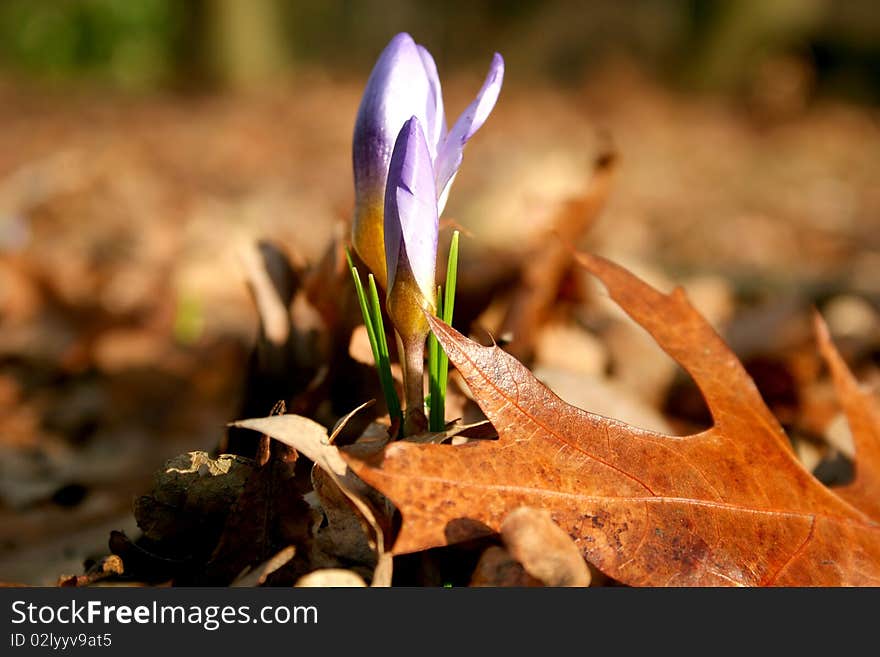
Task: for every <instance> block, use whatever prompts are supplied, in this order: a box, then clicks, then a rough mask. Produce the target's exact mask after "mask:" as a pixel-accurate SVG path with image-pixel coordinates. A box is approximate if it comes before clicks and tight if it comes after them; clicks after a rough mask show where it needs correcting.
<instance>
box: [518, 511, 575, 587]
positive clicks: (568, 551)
mask: <svg viewBox="0 0 880 657" xmlns="http://www.w3.org/2000/svg"><path fill="white" fill-rule="evenodd" d="M501 540H502V541H504V546H505V547H506V548H507V550H508V552H510V554H511V556H513V558H514V559H516V560H517V561H519V562H520V563H521V564H522V565H523V568H525V570H526V572H527V573H528V574H529V575H531V576H532V577H534V578H536V579H538V580H540V581H541V582H543V583H544V584H545V585H546V586H589V585H590V569H589V567H588V566H587V563H586V561H584V558H583V556H581V553H580V551H579V550H578V548H577V545H575V544H574V542H573V541H572V540H571V537H570V536H569V535H568V534H566V533H565V531H563V530H562V529H561V528H560V527H559V526H558V525H557V524H556V523H554V522H553V519H552V518H551V517H550V513H549V512H547V511H545V510H544V509H532V508H529V507H520V508H519V509H515V510H514V511H511V512H510V513H508V514H507V517H506V518H505V519H504V522H502V523H501Z"/></svg>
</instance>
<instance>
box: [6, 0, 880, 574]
mask: <svg viewBox="0 0 880 657" xmlns="http://www.w3.org/2000/svg"><path fill="white" fill-rule="evenodd" d="M399 31H407V32H410V33H411V34H412V35H413V36H414V38H415V39H416V40H417V41H418V42H419V43H422V44H424V45H425V46H426V47H427V48H428V49H429V50H430V51H431V52H432V53H433V55H434V57H435V59H436V61H437V64H438V67H439V69H440V75H441V79H442V81H443V86H444V96H445V101H446V109H447V119H448V120H449V122H450V123H451V122H452V121H453V120H454V119H455V117H456V116H457V115H458V113H459V112H460V111H461V110H462V109H463V108H464V107H465V106H466V105H467V103H468V102H470V100H471V98H472V97H473V95H474V94H475V92H476V91H477V89H479V86H480V84H481V82H482V79H483V76H484V75H485V71H486V69H487V67H488V64H489V61H490V58H491V56H492V53H493V52H495V51H498V52H500V53H502V54H503V55H504V58H505V61H506V73H505V81H504V88H503V90H502V92H501V97H500V100H499V102H498V105H497V107H496V109H495V111H494V112H493V114H492V116H491V117H490V118H489V120H488V121H487V123H486V124H485V125H484V127H483V128H482V129H481V130H480V132H479V133H478V134H477V135H476V136H475V137H474V138H473V140H472V141H471V142H470V143H469V144H468V147H467V150H466V153H465V157H464V164H463V167H462V169H461V171H460V173H459V175H458V178H457V179H456V183H455V186H454V188H453V191H452V194H451V197H450V201H449V204H448V206H447V210H446V213H445V215H444V217H445V218H446V219H450V220H454V221H455V222H457V223H458V224H460V225H461V226H462V227H464V228H465V229H466V230H467V231H468V233H469V235H468V239H467V240H466V241H465V242H464V244H463V250H464V253H465V257H468V256H467V254H468V253H469V254H470V257H471V258H478V257H479V254H480V253H486V252H489V251H491V252H492V253H498V254H508V255H510V254H515V253H519V252H520V251H521V250H522V245H528V246H529V248H532V247H534V248H539V247H540V244H541V242H542V240H543V239H544V238H545V234H546V230H547V229H548V227H549V226H551V225H552V224H553V221H554V217H556V216H557V213H558V211H559V208H560V207H561V206H562V205H563V204H564V203H565V202H567V201H569V200H571V199H577V198H579V197H581V196H582V195H583V194H584V193H585V192H584V190H585V189H586V187H587V185H588V182H589V180H590V177H591V175H592V170H593V168H592V167H593V162H594V160H595V159H596V158H597V157H598V156H599V155H601V154H603V153H608V152H613V153H614V154H615V155H616V160H615V161H616V162H617V164H616V166H615V172H614V180H613V185H612V187H611V191H610V195H609V198H608V201H607V204H606V206H605V209H604V211H603V213H602V214H601V215H600V216H599V218H598V219H597V220H596V221H595V222H594V223H592V224H591V226H590V229H589V231H587V232H586V233H585V234H583V235H581V236H580V237H579V238H578V246H580V247H582V248H588V249H591V250H593V251H596V252H598V253H601V254H603V255H605V256H607V257H611V258H613V259H615V260H617V261H618V262H621V263H622V264H625V265H626V266H628V267H630V268H631V269H632V270H633V271H635V272H637V273H638V274H639V275H641V276H643V277H645V278H646V279H648V280H649V281H651V282H653V283H655V284H657V285H658V286H660V287H662V288H664V289H670V287H671V286H672V285H673V284H676V283H678V284H682V285H685V287H686V288H687V289H688V291H689V293H691V296H692V298H693V299H694V301H695V303H696V304H697V305H698V307H699V308H700V309H701V310H702V311H703V312H704V313H705V314H706V315H707V317H708V318H709V319H710V321H712V322H713V324H715V325H716V326H717V327H718V328H719V330H720V331H722V332H723V333H724V335H725V338H726V339H728V341H729V342H730V343H731V345H732V346H733V347H734V349H735V350H736V351H737V354H738V355H740V357H741V358H743V359H744V360H746V361H747V362H749V363H751V364H752V365H753V369H752V370H750V371H752V372H753V373H754V374H755V376H756V377H757V378H759V385H760V386H761V389H762V392H763V393H764V394H765V398H767V399H769V400H770V402H771V406H772V407H773V410H774V412H776V413H777V414H778V415H780V416H781V417H782V419H783V421H784V423H785V424H786V427H787V428H788V429H789V430H790V432H793V433H795V434H797V433H798V432H800V434H802V435H803V436H805V437H806V438H805V439H804V441H803V447H802V452H803V454H801V453H800V452H799V454H801V456H802V457H803V458H805V459H809V458H812V459H813V463H812V465H813V466H817V464H819V463H820V460H822V459H825V460H826V461H827V458H826V457H828V456H829V453H830V455H831V457H835V458H836V455H839V454H838V452H840V453H842V454H843V455H844V456H845V455H846V446H845V445H844V446H842V447H841V446H840V445H838V446H837V447H836V448H834V449H837V450H838V452H834V449H832V450H831V452H829V451H828V448H827V444H826V443H824V442H822V440H819V439H818V438H816V436H825V433H827V432H826V429H827V427H828V426H830V424H831V420H830V419H829V418H831V417H832V416H833V413H832V411H830V410H828V408H829V404H831V406H832V407H833V404H832V402H829V401H828V399H829V395H828V392H827V387H826V388H821V387H819V388H817V389H816V390H814V391H813V393H811V394H814V397H811V398H810V399H812V402H811V404H806V402H805V401H804V399H806V397H805V393H804V392H803V390H804V389H803V387H798V382H799V381H801V380H802V379H804V380H806V379H810V377H811V376H813V375H812V374H810V372H813V370H814V369H815V367H816V366H815V363H814V361H813V360H810V359H807V360H809V363H812V365H809V364H807V365H804V353H805V351H804V350H805V349H806V347H804V344H808V343H809V340H810V338H809V318H810V316H809V309H810V308H811V307H813V306H816V307H819V308H820V309H821V310H822V311H823V313H824V314H825V316H826V318H827V319H828V321H829V323H830V324H831V327H832V330H833V332H834V334H835V337H836V338H838V339H839V340H841V341H842V344H843V345H844V346H845V347H846V348H847V350H846V352H845V353H846V355H847V356H848V358H850V360H851V362H853V363H855V364H856V369H857V373H858V374H859V375H860V377H862V378H868V379H870V380H875V381H876V380H877V379H878V377H877V370H878V367H877V365H878V361H880V355H878V354H880V340H878V337H877V327H878V321H877V320H878V312H880V185H878V183H877V181H878V179H880V111H878V101H880V13H878V12H877V7H876V2H874V1H873V0H842V1H838V2H834V1H831V0H775V1H774V2H765V1H762V0H729V1H725V0H625V1H623V2H621V1H616V0H592V1H583V2H576V1H574V0H542V1H540V2H539V1H537V0H522V1H520V2H500V1H495V0H483V1H476V2H474V1H467V2H465V1H464V0H451V1H449V2H444V3H437V2H428V1H427V0H419V1H412V2H404V1H402V0H384V1H379V0H364V1H362V2H354V1H351V0H328V1H326V2H295V1H292V0H290V1H288V0H249V1H248V2H241V1H236V0H191V1H188V2H180V1H177V0H54V1H53V0H2V2H0V581H5V582H22V583H49V584H52V583H55V582H56V580H57V579H58V576H59V575H60V574H62V573H76V572H79V571H81V569H82V564H83V560H84V559H85V558H86V557H88V556H90V555H95V554H100V553H101V552H102V551H103V552H106V541H107V535H108V532H109V530H110V529H125V530H126V531H128V532H130V533H134V532H135V531H136V529H135V527H134V520H133V518H132V517H131V503H132V499H133V498H134V497H135V496H137V495H139V494H140V493H141V492H142V491H143V490H144V489H145V488H146V487H148V486H149V482H150V477H151V475H152V473H153V472H154V470H155V469H156V468H157V467H159V466H160V465H161V464H162V463H163V462H164V461H165V460H166V459H167V458H169V457H170V456H173V455H174V454H177V453H180V452H184V451H187V450H191V449H206V450H210V449H212V448H213V447H215V446H216V445H217V443H218V440H219V438H220V436H222V435H223V433H224V431H225V423H226V422H228V421H231V420H233V419H236V417H237V412H238V408H239V404H240V401H241V398H242V394H243V388H244V387H245V385H246V382H245V377H244V371H245V367H246V362H247V359H248V355H249V353H250V349H251V346H252V344H253V342H254V340H255V336H256V333H257V318H256V313H255V310H254V304H253V303H252V301H251V299H250V297H249V294H248V289H247V284H246V279H245V273H244V271H245V270H244V267H243V265H242V253H243V250H244V249H246V247H247V245H249V244H252V243H253V242H254V241H255V240H258V239H270V240H273V241H274V242H275V243H276V244H278V245H280V246H281V247H282V248H283V250H284V251H285V252H286V253H287V254H288V255H289V257H290V258H291V260H292V261H293V262H294V263H301V264H302V263H314V262H317V261H318V259H319V258H320V257H321V255H322V253H324V250H325V249H326V248H327V247H328V245H329V244H330V242H331V240H332V238H333V236H334V235H339V234H345V231H346V230H347V228H346V222H347V221H348V218H349V217H350V214H351V206H352V201H353V190H352V174H351V163H350V152H351V150H350V149H351V144H350V140H351V133H352V129H353V125H354V118H355V114H356V112H357V107H358V103H359V100H360V94H361V92H362V91H363V87H364V84H365V83H366V79H367V76H368V75H369V73H370V70H371V68H372V66H373V63H374V61H375V59H376V57H377V56H378V54H379V53H380V52H381V50H382V48H384V46H385V44H386V43H387V42H388V40H389V39H390V38H391V36H393V35H394V34H395V33H397V32H399ZM518 250H519V251H518ZM510 257H511V258H513V257H514V256H513V255H510ZM478 266H479V265H478ZM607 312H608V313H610V316H614V315H613V311H612V310H608V311H607ZM487 313H488V314H487V315H486V317H485V318H484V321H485V323H486V324H487V325H489V324H491V321H490V320H491V313H492V309H491V308H490V309H488V310H487ZM614 317H616V316H614ZM490 328H491V327H490ZM594 333H595V332H594ZM554 335H555V337H554V339H555V340H557V344H570V343H566V342H565V340H568V339H575V340H576V341H577V340H580V342H577V345H578V348H579V349H581V351H578V352H577V353H579V354H581V353H583V354H587V355H585V356H584V358H594V361H595V363H596V364H595V365H594V366H589V367H586V368H585V370H584V371H582V372H580V374H590V371H587V370H591V368H592V369H593V370H595V371H594V372H592V373H593V374H596V375H600V374H601V375H603V376H604V375H605V374H607V373H608V372H613V373H614V375H615V377H616V380H617V383H619V384H620V385H621V387H622V390H624V391H626V392H625V393H624V392H621V393H620V394H621V395H624V394H628V395H630V396H632V397H633V399H632V402H633V404H634V405H636V406H637V405H639V404H641V405H642V406H647V407H650V408H651V409H652V412H653V413H662V414H665V415H666V416H667V417H669V416H675V415H676V414H678V415H679V416H680V417H687V416H688V414H690V415H691V416H693V415H699V413H700V412H701V411H699V410H696V411H695V410H693V408H694V404H695V403H696V404H697V406H698V405H699V402H694V401H693V391H688V390H687V389H686V388H684V387H682V386H680V385H678V384H676V383H675V382H674V380H673V378H672V377H673V374H670V372H673V370H674V367H673V369H670V368H669V367H666V366H664V367H661V366H659V365H658V366H657V369H656V370H653V371H655V372H659V374H657V375H656V376H646V375H645V370H644V368H645V367H647V365H646V363H649V362H650V360H651V358H660V359H663V358H665V356H663V355H662V354H660V355H659V356H657V355H656V352H657V351H659V350H656V348H655V347H653V346H652V345H650V344H648V345H647V346H645V344H644V340H642V342H638V339H637V338H633V337H631V336H630V337H627V338H626V339H622V340H623V341H622V342H620V343H619V345H618V346H615V345H616V344H618V343H615V342H614V341H613V340H612V341H611V342H608V343H607V344H604V343H603V344H599V343H598V342H597V341H596V340H595V339H593V341H592V342H587V343H584V342H583V340H584V339H585V338H584V337H583V336H580V337H575V338H572V336H571V335H570V334H568V333H564V332H563V333H557V334H554ZM591 335H592V334H591ZM627 335H629V334H627ZM593 338H595V336H593ZM612 338H613V336H612ZM627 340H630V341H629V342H627ZM633 340H635V342H633ZM584 344H586V346H584ZM609 345H610V346H609ZM620 345H623V346H620ZM615 349H617V350H618V351H615ZM621 350H622V351H621ZM538 351H539V354H538V356H539V359H540V357H542V354H543V358H544V359H545V362H543V364H542V363H538V365H543V366H544V368H545V370H544V372H545V374H546V378H547V380H548V381H550V380H553V381H556V382H558V384H559V386H560V387H559V389H558V391H559V392H560V394H561V395H562V396H564V397H566V398H567V399H571V400H572V401H574V400H573V399H572V397H577V395H578V394H579V393H578V390H582V389H583V385H584V384H583V381H582V380H581V381H579V382H575V383H574V384H571V383H569V384H568V385H569V386H571V385H574V390H573V391H571V393H570V395H569V396H566V394H564V392H563V389H564V387H565V385H566V383H565V382H566V381H570V377H569V378H566V376H567V374H566V375H565V376H563V374H561V373H560V372H559V371H558V368H559V366H560V363H562V361H564V360H565V358H559V357H556V356H554V352H553V349H549V350H547V349H545V350H544V351H543V352H542V351H541V349H540V345H539V349H538ZM557 351H558V350H557ZM597 351H599V352H602V355H600V356H596V355H595V354H596V353H597ZM590 354H592V356H590ZM648 354H652V355H648ZM566 355H567V354H566ZM569 360H570V358H569ZM591 362H592V361H591ZM810 367H812V368H813V370H811V369H810ZM554 368H556V369H554ZM799 368H800V369H799ZM805 372H806V373H805ZM554 376H555V377H556V378H555V379H554V378H553V377H554ZM799 377H801V378H799ZM814 378H815V377H814ZM810 381H813V379H810ZM555 389H556V388H555ZM816 400H819V401H816ZM593 401H594V402H595V398H594V400H593ZM588 402H589V400H587V401H586V402H582V403H588ZM632 408H633V406H629V407H627V408H624V409H617V411H618V415H617V416H626V413H627V412H629V411H630V410H631V409H632ZM268 410H269V409H266V411H268ZM609 412H611V411H609ZM637 416H638V413H636V417H635V418H634V419H632V421H634V422H638V417H637ZM652 417H653V416H652ZM624 419H631V418H629V417H624ZM650 422H651V420H650V419H648V420H644V422H643V424H650ZM834 430H835V431H838V429H834ZM832 433H833V432H832ZM838 433H839V431H838ZM834 435H838V434H834ZM825 437H827V436H825ZM814 438H815V439H814ZM811 445H812V447H810V446H811ZM810 449H813V451H812V452H811V451H810ZM832 460H833V458H832Z"/></svg>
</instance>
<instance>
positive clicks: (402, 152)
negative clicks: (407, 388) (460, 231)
mask: <svg viewBox="0 0 880 657" xmlns="http://www.w3.org/2000/svg"><path fill="white" fill-rule="evenodd" d="M384 210H385V217H384V228H385V231H384V233H385V261H386V263H387V270H386V274H387V276H386V280H387V293H386V308H387V310H388V316H389V317H390V318H391V321H392V322H393V324H394V328H395V329H396V330H397V332H398V334H399V335H400V337H401V339H402V340H403V342H404V344H406V343H408V342H410V341H414V340H421V341H423V342H424V339H425V336H426V335H427V333H428V323H427V321H426V320H425V316H424V311H426V310H427V311H430V312H432V313H433V311H434V294H435V291H434V274H435V269H436V263H437V233H438V230H439V221H438V214H437V187H436V185H435V182H434V166H433V163H432V162H431V152H430V150H429V148H428V142H427V140H426V138H425V133H424V132H423V130H422V126H421V123H420V122H419V119H418V118H417V117H415V116H413V117H412V118H410V119H409V120H408V121H407V122H406V123H404V124H403V127H402V128H401V130H400V134H399V135H398V136H397V141H396V142H395V144H394V151H393V153H392V155H391V162H390V165H389V169H388V183H387V186H386V188H385V209H384Z"/></svg>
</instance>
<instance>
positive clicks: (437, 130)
mask: <svg viewBox="0 0 880 657" xmlns="http://www.w3.org/2000/svg"><path fill="white" fill-rule="evenodd" d="M418 49H419V55H420V56H421V58H422V64H424V66H425V74H426V75H427V76H428V83H429V84H430V86H431V93H430V95H429V96H428V106H427V108H426V112H425V125H424V130H425V138H426V139H427V140H428V150H429V151H431V159H432V160H434V159H435V158H436V157H437V148H438V147H439V146H440V142H441V141H442V140H443V138H444V137H446V114H445V113H444V111H443V91H442V89H441V87H440V76H439V75H438V74H437V64H435V63H434V58H433V57H432V56H431V53H430V52H428V50H427V48H425V47H424V46H422V45H420V44H418Z"/></svg>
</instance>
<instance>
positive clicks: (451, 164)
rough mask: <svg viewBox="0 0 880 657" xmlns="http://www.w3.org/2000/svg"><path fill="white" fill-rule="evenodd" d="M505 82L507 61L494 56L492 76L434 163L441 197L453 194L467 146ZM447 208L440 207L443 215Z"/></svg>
mask: <svg viewBox="0 0 880 657" xmlns="http://www.w3.org/2000/svg"><path fill="white" fill-rule="evenodd" d="M503 80H504V59H503V58H502V57H501V55H499V54H498V53H495V55H494V56H493V57H492V63H491V65H490V66H489V73H488V75H487V76H486V80H485V82H483V87H482V88H481V89H480V92H479V93H478V94H477V97H476V98H475V99H474V100H473V102H472V103H471V104H470V105H468V106H467V109H465V111H464V112H462V114H461V116H460V117H458V120H457V121H456V122H455V125H453V126H452V129H451V130H450V131H449V134H447V135H446V138H445V139H444V140H443V143H442V144H441V146H440V150H439V152H438V154H437V159H436V161H435V163H434V171H435V176H436V180H437V190H438V198H441V199H443V201H444V203H443V205H445V199H446V197H447V196H448V193H449V189H448V188H449V186H450V185H451V184H452V179H453V177H454V176H455V173H456V172H457V171H458V168H459V167H460V166H461V159H462V152H463V151H464V145H465V144H466V143H467V141H468V139H470V138H471V137H472V136H473V135H474V133H475V132H476V131H477V130H479V129H480V126H482V125H483V123H485V122H486V119H487V118H488V117H489V114H490V113H491V112H492V109H493V108H494V107H495V102H496V101H497V100H498V94H499V93H500V92H501V83H502V82H503ZM442 211H443V207H442V206H441V207H440V212H442Z"/></svg>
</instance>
